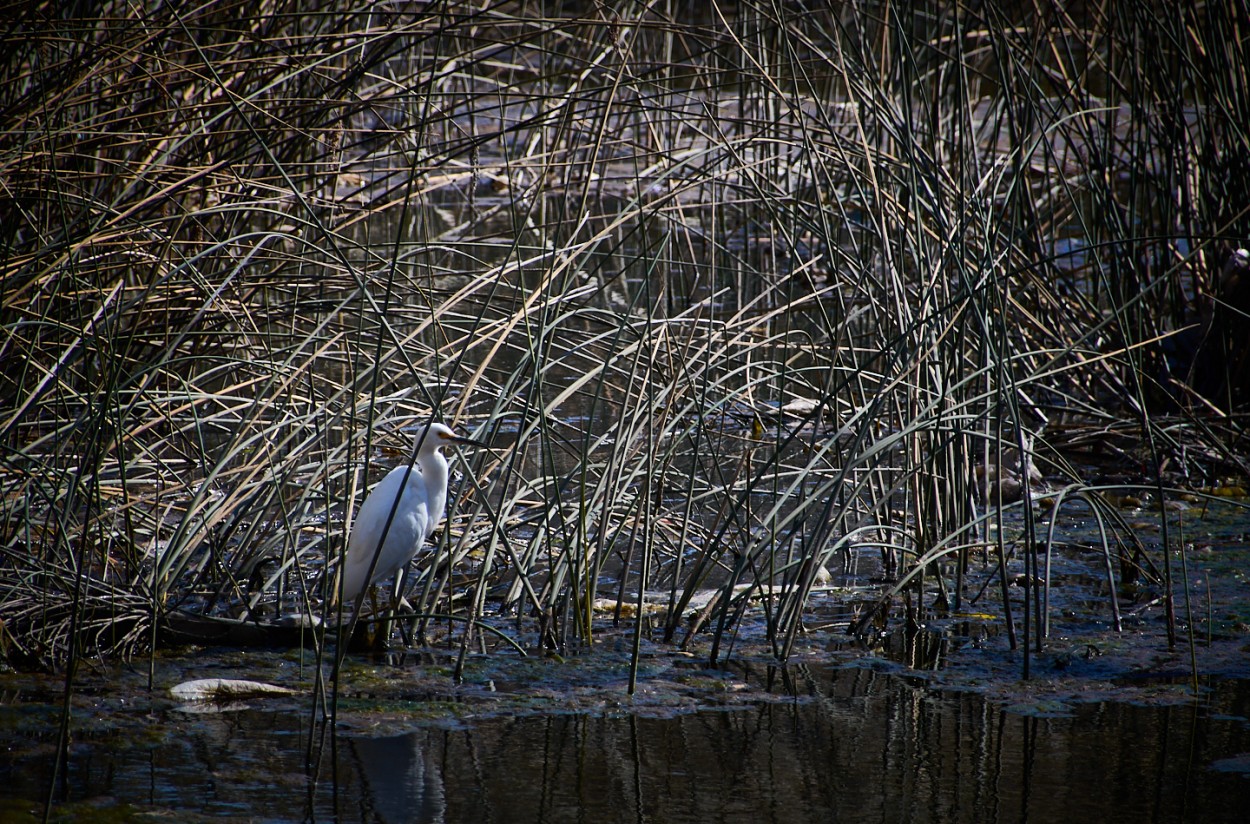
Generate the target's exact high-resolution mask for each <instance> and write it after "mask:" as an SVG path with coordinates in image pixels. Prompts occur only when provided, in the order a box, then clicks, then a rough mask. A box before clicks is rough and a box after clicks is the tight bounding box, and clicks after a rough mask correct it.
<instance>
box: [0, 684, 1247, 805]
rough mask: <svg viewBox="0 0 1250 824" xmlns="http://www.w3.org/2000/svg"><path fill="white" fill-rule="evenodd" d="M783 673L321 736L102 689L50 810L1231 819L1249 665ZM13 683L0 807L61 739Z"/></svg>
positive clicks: (252, 712)
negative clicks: (692, 690) (687, 697)
mask: <svg viewBox="0 0 1250 824" xmlns="http://www.w3.org/2000/svg"><path fill="white" fill-rule="evenodd" d="M790 675H791V676H793V677H791V678H789V679H788V681H787V682H786V686H785V688H778V687H774V688H771V691H770V692H769V694H767V695H761V694H759V693H752V696H751V697H749V698H747V699H745V700H742V699H741V698H736V699H734V698H726V699H725V700H723V701H721V702H718V701H717V700H716V698H715V696H710V695H709V696H707V697H706V700H705V701H703V702H702V703H701V704H699V703H696V704H694V705H690V706H685V707H681V708H674V707H673V706H671V705H664V704H663V703H661V704H645V703H644V704H639V703H637V702H634V703H631V701H630V700H629V699H628V697H627V696H625V695H623V694H620V692H619V691H617V692H614V693H613V694H612V695H611V696H609V697H608V699H607V700H606V701H605V702H604V703H603V704H601V705H600V706H599V707H598V708H597V709H595V710H592V711H586V710H584V709H583V710H579V711H568V710H564V711H562V710H560V709H559V706H560V704H559V702H558V700H556V698H555V697H554V696H553V697H552V700H551V702H550V703H549V704H547V705H546V708H545V709H543V708H541V707H538V706H537V705H531V706H530V707H529V708H528V709H525V710H519V711H514V710H511V709H509V710H501V709H500V708H499V707H495V706H492V705H491V704H490V702H489V701H478V702H475V703H474V704H473V705H472V706H467V707H466V706H463V705H461V706H460V707H459V708H458V710H457V712H456V713H455V715H454V717H451V716H445V715H444V716H442V717H439V716H438V713H433V714H431V713H430V712H428V707H424V706H422V702H421V701H409V702H393V703H392V704H391V705H389V706H387V707H385V708H384V709H383V711H381V712H377V713H376V714H369V713H360V712H358V711H357V712H356V714H354V715H353V716H352V718H351V721H350V722H349V723H343V724H340V728H339V729H338V731H337V732H336V733H334V734H329V733H327V734H320V733H318V732H310V724H309V722H308V712H307V707H306V706H305V705H306V703H307V702H306V701H303V700H293V701H286V700H285V699H283V701H282V702H278V703H274V702H270V701H253V702H251V704H250V706H248V707H246V708H239V709H234V710H231V711H210V712H205V711H191V710H190V709H189V708H187V707H178V706H175V705H173V704H172V703H169V702H162V701H159V700H154V701H149V702H146V703H145V702H143V701H142V700H140V701H139V702H137V703H136V702H135V701H134V700H133V699H130V705H129V706H128V705H127V703H126V701H124V700H122V699H118V698H116V697H107V696H104V695H100V696H97V697H96V698H95V699H93V700H94V705H95V706H96V708H97V709H96V713H97V714H98V715H100V716H101V717H103V716H104V715H109V716H111V721H105V722H103V723H95V724H94V725H87V726H88V727H90V728H91V729H92V730H93V731H91V732H90V733H88V734H85V735H80V736H76V737H75V743H74V744H73V746H72V747H71V750H70V754H69V762H68V764H67V767H66V769H65V772H64V781H63V783H61V785H60V786H59V787H58V788H57V791H56V796H57V798H58V799H59V801H58V803H57V805H56V806H55V807H54V818H62V819H77V820H97V819H100V818H104V817H107V818H108V819H109V820H130V819H132V818H135V819H143V820H153V816H155V817H156V818H158V819H162V820H169V819H175V818H176V819H177V820H179V821H198V820H208V819H212V820H237V821H274V822H279V821H343V822H563V821H572V822H580V821H584V822H595V824H603V823H606V822H641V821H650V822H787V824H792V823H793V822H805V821H825V822H830V821H836V822H923V821H953V822H961V821H968V822H973V821H975V822H1026V821H1033V822H1050V821H1073V822H1076V821H1095V822H1099V824H1108V823H1109V822H1118V821H1123V822H1133V823H1134V824H1141V822H1181V821H1195V822H1204V824H1205V823H1208V822H1221V821H1230V822H1231V821H1239V822H1240V821H1245V820H1246V819H1245V809H1246V805H1247V803H1250V721H1248V717H1250V683H1248V682H1244V681H1231V680H1227V681H1220V682H1214V683H1213V684H1212V685H1211V689H1210V691H1209V692H1208V693H1207V695H1206V696H1205V697H1204V698H1203V699H1202V700H1201V701H1199V702H1197V703H1184V702H1182V703H1180V704H1175V703H1173V704H1171V705H1156V704H1150V703H1142V702H1139V703H1118V702H1099V703H1071V702H1069V703H1066V704H1060V703H1058V702H1056V703H1055V704H1054V706H1053V708H1052V710H1051V711H1049V712H1047V711H1041V712H1039V711H1038V709H1037V707H1038V706H1039V704H1037V703H1036V702H1035V703H1034V704H1033V705H1032V706H1031V708H1030V709H1029V710H1025V711H1021V710H1018V709H1012V708H1010V707H1008V706H1005V705H1004V704H1002V703H1001V702H994V701H991V700H987V699H986V698H984V697H983V696H981V695H979V694H978V693H976V692H971V691H943V690H939V689H937V688H935V687H933V686H931V685H930V684H927V683H925V682H923V681H920V680H917V679H915V678H907V677H899V676H897V675H890V674H884V673H881V672H876V671H874V670H873V669H871V668H846V669H821V670H814V669H805V668H798V669H797V670H796V671H795V672H791V673H790ZM725 686H726V690H727V693H728V694H732V693H733V691H734V689H735V688H736V687H735V681H734V679H733V678H732V677H728V676H727V680H726V682H725ZM8 699H9V700H7V701H5V703H4V705H3V706H0V719H3V720H4V721H5V723H4V725H3V735H2V736H0V741H2V742H4V744H5V747H4V753H3V756H2V757H0V818H2V819H3V820H4V821H6V822H7V821H10V820H12V821H21V820H26V819H27V817H28V816H32V817H31V818H30V820H36V819H34V818H33V814H34V813H36V812H41V806H42V805H41V800H42V799H44V798H46V797H47V793H48V789H49V786H50V781H51V775H52V762H53V759H52V753H53V751H54V749H55V748H54V747H53V746H52V745H51V743H50V742H49V740H48V738H47V737H46V736H44V737H41V736H39V735H37V734H35V733H34V732H33V731H34V730H36V729H37V728H38V727H39V725H40V721H39V717H38V713H39V711H38V710H37V709H36V708H35V707H34V706H33V704H31V703H28V702H23V701H22V700H21V699H20V697H17V696H14V695H13V694H11V693H10V694H9V696H8ZM88 703H91V702H90V701H89V702H88ZM504 703H506V702H504ZM540 703H541V702H540ZM1040 706H1043V707H1045V706H1046V705H1045V702H1042V704H1040ZM84 712H86V713H87V714H90V713H91V710H90V709H87V710H84V709H82V708H80V709H79V710H77V713H78V715H79V716H80V717H81V716H82V715H83V713H84ZM431 716H433V717H431ZM49 717H50V716H49ZM310 753H311V759H310V758H309V755H310ZM310 760H311V765H309V762H310Z"/></svg>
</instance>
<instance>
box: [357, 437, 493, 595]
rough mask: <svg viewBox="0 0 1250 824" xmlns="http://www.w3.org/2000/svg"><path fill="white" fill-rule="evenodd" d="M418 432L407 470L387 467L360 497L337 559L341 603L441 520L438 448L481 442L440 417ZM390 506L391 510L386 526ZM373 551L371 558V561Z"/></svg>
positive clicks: (443, 490)
mask: <svg viewBox="0 0 1250 824" xmlns="http://www.w3.org/2000/svg"><path fill="white" fill-rule="evenodd" d="M418 437H422V438H423V440H422V441H421V444H420V447H419V448H418V449H417V458H416V462H415V463H414V464H413V466H412V469H411V471H409V468H408V467H407V466H397V467H395V468H394V469H392V470H391V471H390V473H389V474H388V475H387V476H386V477H385V478H383V479H382V481H381V483H379V484H378V485H377V486H375V487H374V488H373V490H372V491H371V492H370V493H369V495H368V497H366V498H365V503H364V506H362V507H361V508H360V512H359V513H358V514H357V515H356V521H355V523H354V524H352V531H351V537H349V538H348V540H347V558H346V560H345V561H344V563H343V602H344V603H347V604H350V603H352V602H353V601H354V600H355V599H356V596H357V595H359V594H360V591H361V590H363V589H364V588H365V587H367V586H369V585H370V584H374V583H377V582H378V581H381V580H383V579H385V578H387V577H389V576H391V575H394V574H395V573H396V572H398V571H399V570H400V569H402V568H403V567H405V566H406V565H407V564H408V562H409V561H411V560H412V559H413V557H414V556H415V555H416V554H417V552H418V551H419V550H420V549H421V545H422V544H424V543H425V542H426V539H428V538H429V537H430V534H431V533H432V532H434V528H435V527H436V526H438V522H439V521H441V520H442V518H443V509H444V508H445V507H446V505H447V459H446V458H445V457H443V453H442V452H440V451H439V450H440V449H441V448H442V447H444V446H448V445H450V444H454V443H459V444H465V445H468V446H485V444H482V443H479V442H478V441H474V440H471V439H469V438H462V437H460V436H459V435H457V434H456V433H455V432H453V431H452V430H451V429H449V428H448V427H446V426H444V425H443V424H441V423H431V424H430V425H429V427H428V428H427V429H424V430H423V434H422V435H420V436H418ZM405 478H406V479H407V480H406V481H405ZM396 497H398V498H399V504H398V506H396V503H395V499H396ZM392 507H394V509H395V516H394V518H392V519H391V525H390V528H389V529H387V526H386V522H387V519H388V518H390V517H391V509H392ZM384 532H385V536H386V537H385V539H383V533H384ZM379 547H380V550H379ZM375 553H377V555H378V560H377V563H374V561H373V556H374V554H375ZM371 567H372V570H373V572H372V574H370V568H371Z"/></svg>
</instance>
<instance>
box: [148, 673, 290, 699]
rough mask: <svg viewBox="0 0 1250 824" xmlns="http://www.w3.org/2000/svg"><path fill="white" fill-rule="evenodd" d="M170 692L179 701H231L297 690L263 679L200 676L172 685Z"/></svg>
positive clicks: (288, 693) (286, 693)
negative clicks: (248, 679)
mask: <svg viewBox="0 0 1250 824" xmlns="http://www.w3.org/2000/svg"><path fill="white" fill-rule="evenodd" d="M169 694H170V695H172V696H173V697H174V698H177V699H178V700H179V701H229V700H234V699H239V698H258V697H263V696H270V695H294V694H295V690H291V689H287V688H286V687H279V686H277V685H276V684H266V683H264V682H263V681H244V680H241V679H232V678H200V679H198V680H195V681H183V682H182V683H181V684H178V685H177V686H175V687H171V688H170V690H169Z"/></svg>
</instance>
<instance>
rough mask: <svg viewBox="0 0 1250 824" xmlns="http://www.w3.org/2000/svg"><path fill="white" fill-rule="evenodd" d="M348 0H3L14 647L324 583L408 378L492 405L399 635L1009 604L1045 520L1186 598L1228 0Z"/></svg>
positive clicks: (1213, 252)
mask: <svg viewBox="0 0 1250 824" xmlns="http://www.w3.org/2000/svg"><path fill="white" fill-rule="evenodd" d="M342 5H343V4H339V3H318V2H308V3H298V4H288V3H282V2H273V0H260V1H259V2H256V0H252V2H246V3H243V2H236V1H235V0H212V1H211V2H205V3H200V4H198V5H195V6H193V7H182V8H180V7H179V5H178V4H148V5H145V4H135V3H112V2H104V3H100V4H97V10H96V11H97V13H96V15H95V16H92V17H90V18H83V17H78V16H75V14H74V12H73V11H71V10H69V9H68V8H66V7H64V6H63V4H57V3H43V4H28V5H27V6H25V7H24V8H23V10H22V12H21V13H19V14H17V16H15V17H14V18H13V19H11V20H10V21H9V22H7V23H6V24H5V31H4V34H3V52H2V53H3V55H4V56H3V58H2V59H3V69H4V79H5V82H4V83H3V85H2V86H0V120H2V123H3V128H2V129H0V216H2V218H3V219H2V220H0V249H2V250H3V254H2V256H0V265H2V266H3V299H2V305H0V362H2V364H3V368H0V398H2V399H3V400H2V401H0V445H2V446H3V451H2V452H0V484H3V489H2V495H0V619H2V621H3V623H2V624H0V638H2V641H3V648H4V653H5V655H6V657H7V659H8V661H9V662H10V663H12V664H15V665H19V666H22V667H61V666H64V665H65V664H66V663H67V662H72V660H74V659H75V658H79V657H82V656H114V655H120V656H133V655H136V654H140V653H143V652H144V651H147V650H151V649H153V648H154V647H155V646H156V645H158V644H159V643H161V642H162V640H164V639H166V638H175V637H182V636H180V635H178V633H179V632H187V631H189V630H188V629H187V627H188V626H198V625H196V624H194V621H195V620H200V619H214V620H216V619H228V620H230V621H233V622H236V624H237V625H239V626H244V627H249V626H250V627H258V628H272V627H275V626H279V625H281V624H282V622H283V621H288V620H289V618H290V616H292V615H319V616H321V618H322V619H324V621H325V622H327V623H330V624H333V623H334V622H335V621H336V620H337V616H335V615H333V614H328V613H329V610H328V609H327V608H326V607H325V606H324V605H325V604H327V603H328V599H327V595H328V592H329V589H328V588H329V587H330V586H332V582H333V575H332V573H333V572H334V570H335V569H336V567H337V565H338V563H339V559H340V557H341V554H342V552H343V544H344V532H345V529H346V525H347V524H349V523H350V522H351V519H352V516H353V512H354V510H355V508H356V507H358V506H359V503H360V502H361V500H362V499H363V496H364V494H365V492H366V490H367V489H368V487H369V486H370V484H371V483H372V482H374V481H376V480H377V478H378V477H380V476H381V474H383V472H384V471H385V470H387V469H389V468H391V467H392V466H394V465H397V464H399V463H401V462H403V461H405V460H407V459H409V458H410V457H411V451H412V442H413V436H414V433H416V432H417V431H419V428H420V426H421V425H422V424H424V423H425V422H426V421H428V420H430V419H431V418H434V419H440V420H445V421H447V422H454V424H455V425H456V426H457V427H458V429H459V431H461V432H463V433H465V434H469V435H472V436H473V437H475V438H478V439H481V440H485V441H487V442H489V443H490V444H492V445H493V447H495V449H494V451H493V452H486V451H479V452H478V453H477V454H474V455H471V456H470V455H464V456H461V457H460V458H459V459H458V460H456V461H454V462H453V469H454V470H456V471H457V472H458V473H460V477H459V478H458V479H454V480H453V484H452V490H451V493H452V494H451V495H449V517H448V519H447V522H446V525H445V528H444V529H443V531H442V533H441V535H440V536H439V537H438V540H437V543H436V546H434V547H432V548H431V549H430V551H429V552H428V553H427V554H426V555H424V556H423V557H422V559H421V561H420V562H419V563H418V564H416V565H415V566H414V568H413V570H412V574H411V576H410V578H411V579H412V580H411V581H410V583H409V589H408V601H409V603H410V604H411V605H412V611H413V614H414V615H415V616H416V618H415V619H414V620H413V622H412V623H411V624H410V625H408V626H406V627H405V631H410V632H411V633H412V634H411V635H408V636H407V638H408V640H410V641H412V642H414V643H417V642H423V641H427V642H428V641H443V642H446V643H450V644H453V645H459V647H460V649H462V650H469V649H478V648H481V647H487V648H489V647H491V646H492V645H496V644H498V643H500V641H499V638H501V637H506V638H507V639H508V642H509V646H508V648H509V649H511V648H513V646H512V645H515V647H519V648H521V649H526V650H536V649H548V650H554V651H557V652H559V653H561V654H568V653H570V652H576V651H577V650H579V649H584V648H586V647H587V646H588V645H589V644H590V643H591V641H592V639H593V637H594V636H595V634H596V632H597V631H599V629H600V628H602V627H604V626H607V625H618V626H625V627H631V626H632V627H633V638H634V642H633V643H634V650H635V652H634V656H633V660H634V664H635V666H636V665H637V660H638V656H637V650H638V649H639V647H640V645H641V643H642V642H643V641H644V640H646V641H648V642H651V641H660V642H663V643H668V644H671V645H674V646H677V645H682V644H686V643H688V642H689V639H690V638H691V637H694V636H697V637H698V638H699V639H700V643H701V644H703V646H701V647H700V649H701V650H703V651H704V652H705V653H706V655H707V656H708V657H710V658H712V659H713V660H716V659H718V658H723V657H724V655H725V654H726V651H727V649H728V647H729V645H730V643H731V639H732V638H733V637H734V632H735V629H736V627H738V626H739V625H740V624H741V622H742V621H743V620H747V618H748V617H749V620H751V621H753V622H755V626H756V628H757V629H758V630H759V632H760V638H762V643H764V644H765V645H766V646H767V648H768V649H769V650H770V651H771V654H773V655H774V656H775V657H777V658H779V659H782V660H784V659H786V658H787V657H788V656H789V655H790V653H791V651H792V649H793V647H794V644H795V640H796V638H797V637H799V635H800V633H801V632H802V631H803V629H804V627H805V622H810V621H811V620H812V616H813V612H812V609H811V604H812V597H813V595H812V594H813V592H814V591H815V592H820V593H822V597H824V598H827V597H829V593H830V592H831V591H832V592H833V593H834V596H835V597H836V598H837V599H838V601H839V603H841V604H843V605H844V606H845V609H844V610H843V611H842V612H839V613H837V615H836V621H837V622H840V628H843V629H845V630H847V631H850V632H852V633H855V634H858V635H859V636H860V637H863V638H865V639H868V640H871V638H872V637H873V635H874V634H875V633H881V632H883V631H886V630H887V629H888V628H889V627H890V626H897V625H898V624H899V623H900V622H907V621H915V620H917V616H919V615H921V614H922V613H924V612H925V611H928V610H933V609H939V610H945V611H947V612H948V613H952V614H958V613H960V612H961V611H969V610H975V611H980V612H985V611H990V612H994V613H995V614H997V615H999V616H1000V619H1001V620H1002V622H1003V626H1004V627H1005V630H1006V632H1007V633H1008V634H1009V635H1010V637H1011V642H1012V645H1013V646H1015V647H1018V648H1019V649H1021V650H1023V651H1027V650H1030V649H1033V650H1040V649H1041V648H1042V646H1043V645H1044V643H1045V639H1046V633H1047V630H1048V626H1049V624H1048V622H1049V621H1050V619H1051V613H1052V610H1051V609H1050V607H1049V605H1048V601H1047V598H1048V597H1049V594H1050V580H1049V578H1048V573H1049V564H1048V560H1049V559H1050V557H1051V554H1050V553H1051V551H1052V549H1053V546H1054V544H1055V540H1054V537H1055V534H1056V530H1059V531H1060V532H1063V531H1065V530H1067V529H1068V528H1069V527H1070V526H1071V524H1072V523H1073V522H1074V521H1079V522H1081V523H1083V524H1085V525H1086V527H1087V531H1086V532H1085V533H1084V534H1085V535H1086V536H1087V537H1088V536H1090V535H1092V536H1094V537H1093V538H1092V539H1088V541H1087V543H1088V546H1085V547H1083V549H1085V550H1092V552H1087V555H1089V556H1090V557H1092V558H1094V561H1093V564H1094V568H1095V569H1097V571H1098V574H1099V575H1100V576H1105V578H1104V580H1105V581H1106V582H1107V586H1106V587H1105V592H1106V601H1105V609H1106V614H1107V615H1108V616H1109V619H1110V620H1113V621H1116V622H1118V620H1119V613H1118V608H1119V601H1118V599H1117V597H1116V593H1117V592H1118V591H1119V590H1120V588H1121V586H1122V584H1123V583H1124V582H1125V581H1130V582H1132V581H1135V582H1141V583H1144V584H1145V585H1149V586H1153V587H1155V592H1157V593H1159V597H1160V607H1159V609H1161V610H1166V612H1167V616H1168V620H1169V626H1170V627H1173V626H1175V625H1176V623H1177V622H1176V620H1175V610H1176V607H1175V605H1174V604H1173V602H1172V592H1174V591H1176V590H1175V588H1174V587H1173V581H1172V578H1173V576H1181V575H1184V574H1186V573H1185V568H1184V566H1183V563H1184V561H1185V547H1186V543H1185V536H1184V535H1183V534H1181V533H1179V532H1178V530H1179V529H1180V526H1179V525H1178V522H1177V520H1176V519H1175V518H1169V517H1168V513H1169V512H1172V511H1173V507H1174V506H1190V507H1201V506H1203V505H1205V504H1204V502H1211V501H1220V502H1227V501H1233V502H1234V503H1235V502H1237V501H1238V500H1239V498H1238V497H1237V491H1238V488H1239V487H1240V485H1241V484H1242V483H1243V482H1244V480H1243V479H1244V478H1245V476H1246V474H1247V457H1246V448H1245V426H1246V421H1247V419H1246V415H1245V412H1246V402H1247V400H1250V398H1248V397H1247V394H1246V393H1247V385H1248V374H1250V373H1248V372H1247V370H1250V349H1248V347H1247V343H1246V337H1245V335H1244V328H1245V326H1244V323H1245V317H1244V313H1245V311H1246V309H1247V306H1248V305H1250V295H1248V291H1250V271H1247V265H1250V262H1247V261H1246V260H1244V259H1243V258H1241V257H1238V256H1237V255H1236V254H1235V250H1237V249H1238V248H1239V247H1241V246H1244V245H1246V239H1247V237H1248V236H1250V225H1248V224H1250V213H1248V212H1247V210H1246V206H1245V203H1246V199H1245V193H1246V192H1247V191H1250V135H1248V134H1247V129H1248V128H1250V95H1248V94H1247V90H1248V89H1250V82H1248V74H1247V64H1246V56H1247V54H1250V48H1247V42H1246V41H1247V38H1248V37H1250V32H1248V30H1247V19H1248V16H1247V9H1246V7H1245V4H1244V3H1241V2H1232V3H1216V2H1212V3H1197V4H1188V5H1182V4H1168V3H1150V2H1132V3H1116V4H1109V5H1106V6H1105V7H1104V6H1081V7H1070V6H1069V4H1065V3H1059V2H1051V1H1050V0H1045V1H1044V2H1040V3H1035V4H1032V5H1030V6H1028V8H1027V9H1024V10H1021V11H1020V12H1018V13H1017V12H1007V11H1004V10H1002V9H1000V8H999V6H998V4H994V3H987V4H984V5H981V4H972V5H960V6H957V7H953V8H945V7H942V8H939V7H937V6H934V7H930V6H927V5H917V6H910V5H908V4H902V5H898V4H881V5H875V4H846V5H841V4H838V5H835V6H833V7H832V8H824V7H823V5H822V4H813V6H812V7H811V8H807V7H804V6H802V5H800V4H765V3H751V2H743V3H738V4H732V5H712V6H705V5H704V4H698V3H681V2H659V3H651V4H645V5H644V4H634V5H630V4H598V3H589V2H587V3H566V4H563V5H561V6H559V7H558V9H557V8H556V7H555V6H549V5H547V4H533V3H524V2H500V3H490V2H483V3H471V2H442V3H378V4H370V5H369V6H368V7H367V8H366V9H364V10H361V11H358V12H354V11H345V10H344V9H343V8H341V6H342ZM1041 493H1046V494H1048V495H1049V497H1048V498H1047V499H1046V503H1041V502H1035V501H1036V500H1037V498H1038V496H1039V495H1040V494H1041ZM1143 493H1148V495H1149V496H1150V498H1151V499H1152V500H1153V501H1154V502H1155V504H1156V508H1155V509H1154V510H1151V509H1149V508H1147V509H1146V510H1145V513H1146V514H1145V516H1144V518H1145V519H1146V520H1147V521H1149V522H1150V523H1152V524H1153V526H1152V527H1151V528H1150V529H1148V530H1147V534H1145V535H1143V534H1142V529H1141V527H1140V522H1141V518H1134V519H1129V518H1126V517H1125V515H1124V507H1123V501H1124V498H1125V496H1128V495H1133V496H1136V498H1137V499H1139V500H1140V499H1142V496H1143ZM1026 502H1028V503H1026ZM1222 505H1223V504H1222ZM327 572H328V573H331V574H326V573H327ZM831 588H832V589H831ZM1015 588H1018V589H1015ZM1011 592H1018V593H1020V595H1017V596H1015V597H1011ZM826 617H827V616H826ZM822 620H823V619H822ZM829 620H835V618H830V619H829ZM188 622H191V623H188ZM631 622H632V623H631ZM1181 623H1184V622H1181ZM300 631H303V632H305V633H306V637H307V638H308V639H309V641H310V643H314V644H316V643H320V640H319V635H318V633H316V632H314V631H312V630H311V629H306V630H298V629H297V630H294V632H296V634H298V633H299V632H300ZM701 654H702V653H701ZM1027 660H1028V658H1027V654H1026V655H1025V656H1024V661H1025V662H1026V664H1025V666H1026V667H1027ZM631 684H632V682H631Z"/></svg>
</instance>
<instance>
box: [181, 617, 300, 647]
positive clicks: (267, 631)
mask: <svg viewBox="0 0 1250 824" xmlns="http://www.w3.org/2000/svg"><path fill="white" fill-rule="evenodd" d="M320 623H321V622H320V621H319V620H318V619H317V618H316V617H315V616H308V615H290V616H283V617H282V618H279V619H278V620H277V621H275V622H273V623H266V624H262V623H259V622H257V621H247V620H240V619H237V618H215V617H210V616H207V615H196V614H194V613H190V612H171V613H169V614H168V615H166V616H165V618H164V620H163V621H162V623H161V626H160V627H158V628H157V635H156V639H157V643H158V644H159V645H160V646H181V645H185V644H197V645H219V646H228V647H298V646H306V645H311V644H312V642H313V640H314V639H315V637H316V635H317V633H318V632H319V631H320Z"/></svg>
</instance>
